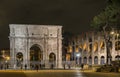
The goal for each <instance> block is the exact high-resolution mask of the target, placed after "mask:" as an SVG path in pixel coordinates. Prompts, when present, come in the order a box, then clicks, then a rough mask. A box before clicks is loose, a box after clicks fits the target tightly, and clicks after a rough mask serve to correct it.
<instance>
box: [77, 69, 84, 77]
mask: <svg viewBox="0 0 120 77" xmlns="http://www.w3.org/2000/svg"><path fill="white" fill-rule="evenodd" d="M75 77H86V76H84V75H83V74H82V73H81V72H80V70H78V69H76V73H75Z"/></svg>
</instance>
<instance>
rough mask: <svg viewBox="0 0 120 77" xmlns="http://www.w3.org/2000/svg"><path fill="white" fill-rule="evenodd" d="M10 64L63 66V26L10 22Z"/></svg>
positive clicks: (19, 65) (18, 65)
mask: <svg viewBox="0 0 120 77" xmlns="http://www.w3.org/2000/svg"><path fill="white" fill-rule="evenodd" d="M9 27H10V35H9V40H10V65H11V67H14V66H16V67H21V66H23V67H24V65H27V67H28V68H30V66H31V65H35V64H40V65H41V66H42V65H44V67H46V68H47V67H50V65H51V64H53V65H54V67H56V68H61V67H62V26H55V25H22V24H10V25H9Z"/></svg>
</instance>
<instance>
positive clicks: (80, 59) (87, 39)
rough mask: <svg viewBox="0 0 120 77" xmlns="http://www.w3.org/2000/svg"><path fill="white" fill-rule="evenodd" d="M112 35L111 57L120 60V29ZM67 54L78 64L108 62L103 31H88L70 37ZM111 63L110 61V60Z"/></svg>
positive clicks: (101, 63)
mask: <svg viewBox="0 0 120 77" xmlns="http://www.w3.org/2000/svg"><path fill="white" fill-rule="evenodd" d="M115 32H116V33H114V34H112V35H111V40H110V41H111V46H110V47H109V48H110V53H111V59H112V61H114V60H120V35H119V31H115ZM70 40H71V41H70V42H69V45H68V47H67V54H69V55H70V57H69V56H68V55H66V57H67V56H68V57H69V58H70V59H68V57H67V59H66V61H67V60H71V61H75V62H76V64H82V63H84V64H88V65H103V64H105V63H106V43H105V38H104V33H103V32H93V31H91V32H88V33H84V34H81V35H77V36H74V37H72V38H71V39H70ZM109 64H110V61H109Z"/></svg>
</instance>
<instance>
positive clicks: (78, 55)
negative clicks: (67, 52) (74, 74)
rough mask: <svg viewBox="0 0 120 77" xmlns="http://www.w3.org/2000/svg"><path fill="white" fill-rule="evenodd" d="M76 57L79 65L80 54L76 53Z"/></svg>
mask: <svg viewBox="0 0 120 77" xmlns="http://www.w3.org/2000/svg"><path fill="white" fill-rule="evenodd" d="M76 56H77V64H79V57H80V53H77V54H76Z"/></svg>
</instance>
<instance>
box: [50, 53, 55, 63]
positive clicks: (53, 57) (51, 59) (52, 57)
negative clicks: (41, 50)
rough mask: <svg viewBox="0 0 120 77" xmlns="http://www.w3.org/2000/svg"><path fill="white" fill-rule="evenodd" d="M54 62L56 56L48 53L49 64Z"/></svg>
mask: <svg viewBox="0 0 120 77" xmlns="http://www.w3.org/2000/svg"><path fill="white" fill-rule="evenodd" d="M55 61H56V55H55V53H53V52H52V53H50V54H49V62H55Z"/></svg>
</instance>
